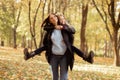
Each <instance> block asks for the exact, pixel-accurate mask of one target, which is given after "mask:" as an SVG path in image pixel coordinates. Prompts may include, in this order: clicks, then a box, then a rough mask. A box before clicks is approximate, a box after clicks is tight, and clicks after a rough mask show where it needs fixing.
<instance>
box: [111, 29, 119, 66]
mask: <svg viewBox="0 0 120 80" xmlns="http://www.w3.org/2000/svg"><path fill="white" fill-rule="evenodd" d="M117 36H118V29H116V28H114V32H113V45H114V46H113V50H114V53H115V55H114V65H116V66H120V56H119V53H118V52H119V51H118V49H117V45H118V44H117Z"/></svg>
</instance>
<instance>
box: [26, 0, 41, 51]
mask: <svg viewBox="0 0 120 80" xmlns="http://www.w3.org/2000/svg"><path fill="white" fill-rule="evenodd" d="M28 5H29V14H28V17H29V25H30V33H31V36H32V39H33V41H34V45H35V48H36V49H37V43H36V30H35V27H36V18H37V14H38V11H39V8H40V5H41V1H40V2H39V4H38V6H37V9H36V11H35V15H34V17H33V18H34V19H33V22H32V20H31V1H29V2H28Z"/></svg>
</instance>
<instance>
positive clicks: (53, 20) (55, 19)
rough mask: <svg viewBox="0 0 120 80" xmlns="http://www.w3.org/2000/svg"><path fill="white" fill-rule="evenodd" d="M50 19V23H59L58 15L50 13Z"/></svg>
mask: <svg viewBox="0 0 120 80" xmlns="http://www.w3.org/2000/svg"><path fill="white" fill-rule="evenodd" d="M49 21H50V23H52V24H53V25H57V23H58V18H57V16H56V15H54V14H50V15H49Z"/></svg>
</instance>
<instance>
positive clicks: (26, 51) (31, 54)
mask: <svg viewBox="0 0 120 80" xmlns="http://www.w3.org/2000/svg"><path fill="white" fill-rule="evenodd" d="M44 50H46V49H45V47H44V46H43V47H41V48H38V49H36V50H35V51H33V52H31V53H29V52H28V49H27V48H25V49H24V59H25V60H28V59H29V58H31V57H34V56H35V55H37V54H40V53H41V52H42V51H44Z"/></svg>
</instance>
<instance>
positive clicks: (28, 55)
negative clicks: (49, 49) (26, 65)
mask: <svg viewBox="0 0 120 80" xmlns="http://www.w3.org/2000/svg"><path fill="white" fill-rule="evenodd" d="M34 55H35V53H34V52H32V53H31V54H30V53H29V52H28V49H27V48H25V49H24V59H25V60H28V59H30V58H31V57H34Z"/></svg>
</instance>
